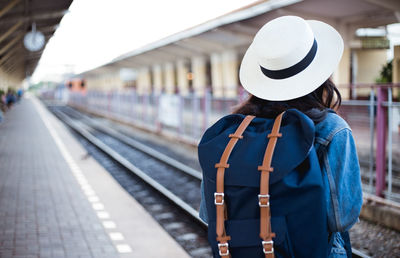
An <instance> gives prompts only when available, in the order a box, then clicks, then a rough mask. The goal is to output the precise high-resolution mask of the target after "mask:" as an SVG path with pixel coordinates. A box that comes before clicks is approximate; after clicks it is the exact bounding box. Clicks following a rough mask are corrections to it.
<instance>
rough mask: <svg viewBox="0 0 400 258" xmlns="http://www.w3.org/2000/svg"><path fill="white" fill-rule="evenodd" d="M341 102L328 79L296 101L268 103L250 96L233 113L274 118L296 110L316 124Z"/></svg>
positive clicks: (337, 92)
mask: <svg viewBox="0 0 400 258" xmlns="http://www.w3.org/2000/svg"><path fill="white" fill-rule="evenodd" d="M335 95H336V98H335ZM341 102H342V97H341V95H340V92H339V90H338V89H337V88H336V86H335V84H334V83H333V82H332V80H331V79H330V78H329V79H328V80H326V81H325V82H324V83H323V84H322V85H321V86H320V87H318V88H317V89H316V90H314V91H313V92H311V93H309V94H307V95H305V96H303V97H300V98H297V99H291V100H287V101H270V100H264V99H260V98H258V97H256V96H253V95H250V97H249V98H248V99H247V101H245V102H244V103H243V104H241V105H240V106H239V107H237V108H236V109H235V110H234V111H233V113H234V114H243V115H254V116H257V117H264V118H274V117H276V116H277V115H279V114H280V113H281V112H283V111H285V110H287V109H290V108H296V109H298V110H299V111H301V112H303V113H305V114H306V115H307V116H308V117H310V118H311V119H312V120H313V121H314V123H318V122H320V121H322V120H323V119H324V118H325V116H326V114H327V113H328V110H329V109H337V108H339V107H340V104H341Z"/></svg>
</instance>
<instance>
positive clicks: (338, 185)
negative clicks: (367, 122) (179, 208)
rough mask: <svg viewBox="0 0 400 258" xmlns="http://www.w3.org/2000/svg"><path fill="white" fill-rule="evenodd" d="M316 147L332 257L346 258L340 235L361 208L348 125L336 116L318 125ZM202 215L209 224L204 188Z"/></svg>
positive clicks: (352, 140)
mask: <svg viewBox="0 0 400 258" xmlns="http://www.w3.org/2000/svg"><path fill="white" fill-rule="evenodd" d="M315 130H316V135H315V142H314V146H315V149H316V151H317V154H318V158H319V162H320V165H321V168H322V173H323V180H324V185H325V199H326V204H327V214H328V218H327V220H328V228H329V230H330V232H332V237H333V248H332V251H331V254H330V256H329V257H347V256H346V250H345V249H344V241H343V239H342V237H341V235H340V234H339V232H346V231H348V230H349V229H350V228H351V227H352V226H353V225H354V223H356V222H357V220H358V216H359V214H360V211H361V206H362V189H361V177H360V166H359V162H358V157H357V151H356V146H355V143H354V139H353V136H352V132H351V129H350V127H349V125H348V124H347V123H346V122H345V121H344V120H343V119H342V118H341V117H340V116H338V115H337V114H335V113H328V114H327V117H326V118H325V119H324V120H323V121H322V122H320V123H318V124H317V125H316V126H315ZM201 194H202V201H201V203H200V211H199V215H200V218H201V219H202V220H204V221H205V222H207V221H208V217H207V210H206V206H205V203H204V201H203V200H204V186H203V182H202V184H201Z"/></svg>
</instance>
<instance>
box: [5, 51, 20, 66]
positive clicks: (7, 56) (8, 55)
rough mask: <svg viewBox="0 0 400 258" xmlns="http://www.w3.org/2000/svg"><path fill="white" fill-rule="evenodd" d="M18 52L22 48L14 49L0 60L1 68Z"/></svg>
mask: <svg viewBox="0 0 400 258" xmlns="http://www.w3.org/2000/svg"><path fill="white" fill-rule="evenodd" d="M17 50H20V48H13V49H11V50H10V51H8V52H7V54H5V55H4V56H3V57H2V58H1V59H0V66H1V65H2V64H3V63H5V61H7V60H8V59H9V58H10V57H11V56H12V55H13V54H14V53H15V52H17Z"/></svg>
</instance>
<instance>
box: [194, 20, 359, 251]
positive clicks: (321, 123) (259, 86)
mask: <svg viewBox="0 0 400 258" xmlns="http://www.w3.org/2000/svg"><path fill="white" fill-rule="evenodd" d="M342 52H343V40H342V38H341V36H340V35H339V33H338V32H337V31H336V30H335V29H334V28H332V27H331V26H329V25H328V24H325V23H323V22H320V21H305V20H303V19H302V18H300V17H295V16H284V17H280V18H277V19H275V20H272V21H270V22H268V23H267V24H266V25H264V26H263V27H262V28H261V29H260V31H259V32H258V33H257V35H256V36H255V38H254V41H253V43H252V44H251V45H250V47H249V49H248V50H247V52H246V54H245V56H244V58H243V61H242V63H241V67H240V81H241V83H242V85H243V87H244V88H245V89H246V90H247V91H248V92H249V93H250V98H249V99H248V100H247V101H246V102H245V103H244V104H242V105H241V106H240V107H238V108H237V109H236V110H235V111H234V114H241V115H252V116H256V117H257V118H266V119H274V118H275V117H277V116H278V115H279V114H280V113H281V112H283V111H286V110H290V109H297V110H299V111H300V112H302V113H304V114H305V115H306V116H307V117H308V118H310V119H311V120H312V122H313V123H314V125H315V135H314V139H313V140H314V143H313V145H314V148H315V150H316V153H317V156H318V162H319V165H320V167H321V171H322V181H323V194H324V199H325V202H326V203H325V205H326V216H327V224H328V227H327V228H328V231H329V239H326V241H330V243H331V246H332V248H329V249H330V251H329V253H328V254H327V256H329V257H346V256H347V257H351V247H350V240H349V236H348V230H349V229H350V228H351V227H352V225H354V223H355V222H356V221H357V220H358V216H359V213H360V210H361V205H362V191H361V180H360V169H359V163H358V158H357V152H356V148H355V144H354V140H353V137H352V133H351V129H350V127H349V126H348V124H347V123H346V122H345V121H344V120H343V119H342V118H341V117H340V116H338V115H337V114H336V113H335V111H334V110H337V108H339V106H340V103H341V96H340V93H339V91H338V90H337V88H336V87H335V85H334V84H333V82H332V81H331V80H330V78H329V77H330V76H331V74H332V73H333V72H334V70H335V69H336V67H337V65H338V63H339V61H340V58H341V56H342ZM231 116H232V115H231ZM228 117H229V116H228ZM223 119H224V118H223ZM223 119H222V120H223ZM218 123H220V122H217V124H218ZM214 128H215V126H214ZM210 131H213V127H211V128H210V129H209V131H208V132H206V133H205V136H204V137H203V139H202V141H201V142H200V144H199V159H200V163H201V165H202V168H205V167H207V164H206V163H207V161H206V160H204V158H202V157H204V156H205V155H204V154H203V152H204V147H202V146H203V145H204V144H205V140H204V139H205V138H207V139H206V140H207V141H208V142H207V144H208V145H209V142H210V137H209V135H210ZM211 138H212V137H211ZM278 142H279V140H278ZM274 155H279V153H278V154H274ZM274 169H279V168H274ZM203 172H204V169H203ZM228 172H229V171H228ZM228 172H227V174H228ZM204 177H207V175H205V176H204ZM225 179H226V176H225ZM206 194H209V193H207V192H205V191H204V184H203V183H202V202H201V206H200V217H201V218H202V219H203V220H204V221H206V222H208V220H209V214H212V213H211V211H209V210H207V207H210V206H206V202H205V199H207V198H206V196H205V195H206ZM271 198H272V197H271ZM271 206H272V208H271V209H274V206H273V205H271ZM272 213H273V210H272ZM212 216H214V217H215V214H214V215H212ZM228 217H229V214H228ZM272 227H274V225H272ZM274 247H275V246H274ZM264 253H265V249H264ZM220 254H221V249H220ZM214 255H215V256H218V255H216V254H214ZM222 256H223V255H222ZM290 256H297V255H296V253H294V254H292V255H290Z"/></svg>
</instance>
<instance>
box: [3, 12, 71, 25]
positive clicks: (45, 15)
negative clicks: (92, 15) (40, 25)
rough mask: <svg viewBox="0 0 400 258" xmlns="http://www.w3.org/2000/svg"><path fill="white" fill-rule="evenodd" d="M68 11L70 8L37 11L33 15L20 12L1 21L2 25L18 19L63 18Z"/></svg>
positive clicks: (33, 20)
mask: <svg viewBox="0 0 400 258" xmlns="http://www.w3.org/2000/svg"><path fill="white" fill-rule="evenodd" d="M67 13H68V10H61V11H51V12H42V13H37V14H34V15H32V16H31V17H27V16H26V15H24V14H19V15H15V16H13V17H9V18H7V20H5V21H2V22H0V25H5V24H9V23H16V22H18V21H22V22H35V21H40V20H47V19H56V18H62V17H63V16H64V15H65V14H67Z"/></svg>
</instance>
